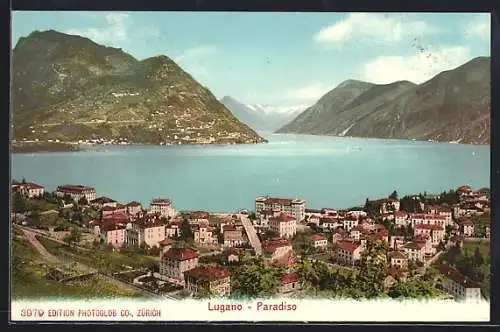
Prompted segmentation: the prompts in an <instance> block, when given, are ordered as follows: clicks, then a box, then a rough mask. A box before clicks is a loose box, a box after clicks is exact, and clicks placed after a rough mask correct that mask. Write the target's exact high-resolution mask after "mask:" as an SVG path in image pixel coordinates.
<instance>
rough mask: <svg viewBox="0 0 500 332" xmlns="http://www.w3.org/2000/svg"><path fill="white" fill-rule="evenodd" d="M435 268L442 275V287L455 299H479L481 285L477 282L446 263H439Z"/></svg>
mask: <svg viewBox="0 0 500 332" xmlns="http://www.w3.org/2000/svg"><path fill="white" fill-rule="evenodd" d="M437 269H438V271H439V272H440V273H441V274H442V275H443V276H444V280H443V282H442V284H441V286H442V288H443V289H444V290H445V291H447V292H448V293H450V294H452V295H453V296H454V297H455V299H457V300H461V301H464V300H465V301H479V300H481V286H480V285H479V284H478V283H477V282H475V281H473V280H471V279H470V278H469V277H467V276H464V275H463V274H462V273H460V272H459V271H458V270H457V269H455V268H454V267H452V266H450V265H447V264H440V265H439V266H438V267H437Z"/></svg>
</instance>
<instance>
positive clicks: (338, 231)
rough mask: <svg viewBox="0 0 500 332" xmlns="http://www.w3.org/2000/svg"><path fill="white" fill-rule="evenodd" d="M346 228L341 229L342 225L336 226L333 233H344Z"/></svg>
mask: <svg viewBox="0 0 500 332" xmlns="http://www.w3.org/2000/svg"><path fill="white" fill-rule="evenodd" d="M345 232H346V230H345V229H343V228H342V227H337V228H336V229H335V231H334V233H337V234H345Z"/></svg>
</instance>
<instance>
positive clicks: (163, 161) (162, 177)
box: [11, 134, 490, 211]
mask: <svg viewBox="0 0 500 332" xmlns="http://www.w3.org/2000/svg"><path fill="white" fill-rule="evenodd" d="M266 138H267V139H268V140H269V143H267V144H258V145H224V146H220V145H218V146H194V145H192V146H187V145H182V146H97V147H92V148H90V149H88V150H86V151H80V152H57V153H37V154H33V153H30V154H14V155H12V168H11V175H12V178H14V179H17V180H21V178H23V177H24V178H26V180H27V181H33V182H37V183H40V184H42V185H44V186H45V187H46V189H48V190H55V188H56V187H57V185H60V184H85V185H89V186H93V187H95V188H96V191H97V195H98V196H108V197H111V198H113V199H116V200H118V201H120V202H122V203H127V202H129V201H132V200H137V201H140V202H141V203H143V204H144V205H145V206H148V205H149V201H150V200H151V199H152V198H154V197H163V198H170V199H172V201H173V205H174V208H176V209H177V210H206V211H235V210H238V209H242V208H247V209H253V207H254V199H255V197H256V196H260V195H272V196H280V197H281V196H282V197H290V198H296V197H298V198H303V199H305V200H306V201H307V206H308V207H311V208H322V207H332V208H347V207H350V206H355V205H363V204H364V202H365V199H366V198H373V199H375V198H381V197H386V196H388V195H389V194H390V193H391V192H392V191H393V190H397V192H398V193H399V195H400V196H401V195H403V194H410V193H411V194H413V193H419V192H422V193H423V192H424V191H427V192H428V193H433V192H442V191H443V190H449V189H452V188H453V189H455V188H456V187H458V186H460V185H462V184H468V185H470V186H471V187H472V188H475V189H478V188H480V187H489V185H490V147H489V146H473V145H461V144H449V143H431V142H419V141H403V140H381V139H362V138H347V137H342V138H340V137H321V136H308V135H289V134H271V135H266Z"/></svg>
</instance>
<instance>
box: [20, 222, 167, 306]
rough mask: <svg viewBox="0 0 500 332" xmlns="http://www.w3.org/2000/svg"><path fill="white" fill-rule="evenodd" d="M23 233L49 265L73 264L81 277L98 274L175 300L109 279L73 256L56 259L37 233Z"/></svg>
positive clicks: (27, 230)
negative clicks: (38, 238) (37, 236)
mask: <svg viewBox="0 0 500 332" xmlns="http://www.w3.org/2000/svg"><path fill="white" fill-rule="evenodd" d="M23 232H24V235H25V236H26V238H27V239H28V241H29V242H30V243H31V244H32V245H33V246H34V247H35V249H36V250H37V251H38V252H39V253H40V255H42V257H44V258H45V259H46V260H48V261H49V262H51V263H54V264H59V265H68V263H75V264H74V265H73V266H72V268H73V269H74V270H75V271H77V272H78V273H79V274H81V275H84V274H92V273H98V274H99V276H100V277H102V278H104V279H107V280H108V281H111V282H114V283H117V284H119V285H121V286H123V287H126V288H132V289H134V290H136V291H139V292H141V293H143V294H146V295H149V296H156V297H160V296H161V297H165V298H169V299H172V300H176V298H175V297H172V296H169V295H159V294H156V293H153V292H150V291H147V290H145V289H142V288H139V287H136V286H134V285H130V284H128V283H126V282H123V281H121V280H118V279H115V278H113V277H110V276H108V275H105V274H103V273H100V272H98V271H97V270H96V269H94V268H91V267H89V266H87V265H84V264H82V263H80V262H77V261H76V260H73V259H72V256H73V255H71V254H68V256H66V257H64V258H60V257H56V256H54V255H52V254H51V253H49V252H48V251H47V249H45V247H44V246H43V245H42V244H41V243H40V242H39V241H38V240H37V238H36V235H38V234H37V232H35V231H30V230H29V229H25V228H23ZM75 258H76V257H75Z"/></svg>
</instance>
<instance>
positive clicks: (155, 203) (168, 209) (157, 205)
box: [149, 198, 175, 218]
mask: <svg viewBox="0 0 500 332" xmlns="http://www.w3.org/2000/svg"><path fill="white" fill-rule="evenodd" d="M149 206H150V210H151V213H158V214H160V215H161V216H163V217H166V218H173V217H174V216H175V210H174V208H173V207H172V201H171V200H169V199H166V198H154V199H153V200H152V201H151V203H150V205H149Z"/></svg>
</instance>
